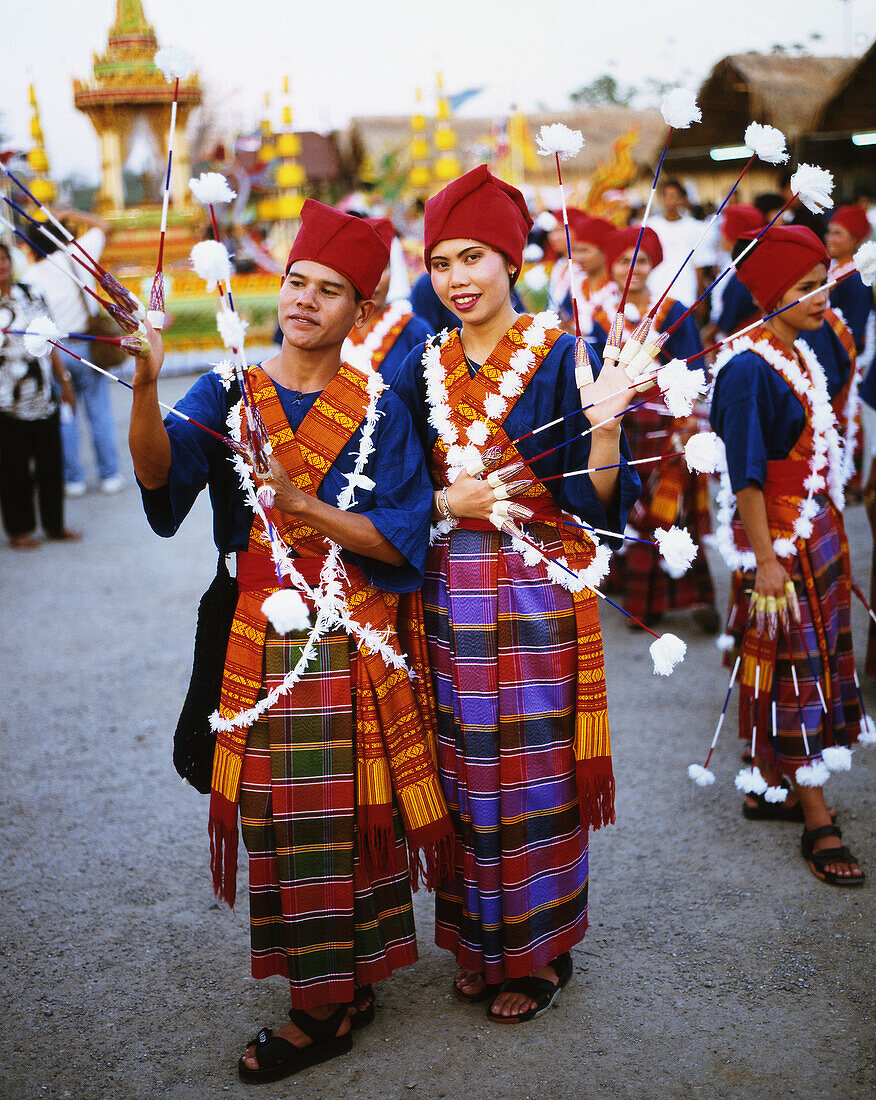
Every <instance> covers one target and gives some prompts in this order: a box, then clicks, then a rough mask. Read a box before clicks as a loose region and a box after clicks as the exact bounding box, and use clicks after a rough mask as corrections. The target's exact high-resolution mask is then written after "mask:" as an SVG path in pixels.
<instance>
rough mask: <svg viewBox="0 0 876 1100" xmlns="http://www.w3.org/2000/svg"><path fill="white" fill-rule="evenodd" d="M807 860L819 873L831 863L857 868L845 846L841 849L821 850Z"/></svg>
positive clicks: (856, 862) (853, 858)
mask: <svg viewBox="0 0 876 1100" xmlns="http://www.w3.org/2000/svg"><path fill="white" fill-rule="evenodd" d="M809 858H810V859H811V860H812V862H813V863H814V864H815V866H816V867H817V868H818V870H819V871H823V870H824V868H825V867H829V866H830V864H831V863H853V864H854V865H855V866H856V867H857V866H858V861H857V860H856V859H855V857H854V856H853V855H852V853H851V852H850V851H849V849H848V848H847V847H846V846H845V845H843V846H842V847H841V848H822V849H821V851H820V852H813V853H812V855H811V856H810V857H809Z"/></svg>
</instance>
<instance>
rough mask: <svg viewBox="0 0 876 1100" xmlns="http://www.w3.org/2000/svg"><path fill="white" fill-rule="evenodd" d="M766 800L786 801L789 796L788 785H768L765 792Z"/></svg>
mask: <svg viewBox="0 0 876 1100" xmlns="http://www.w3.org/2000/svg"><path fill="white" fill-rule="evenodd" d="M763 797H764V800H765V801H767V802H784V801H785V799H786V798H787V797H788V788H787V787H767V789H766V790H765V791H764V792H763Z"/></svg>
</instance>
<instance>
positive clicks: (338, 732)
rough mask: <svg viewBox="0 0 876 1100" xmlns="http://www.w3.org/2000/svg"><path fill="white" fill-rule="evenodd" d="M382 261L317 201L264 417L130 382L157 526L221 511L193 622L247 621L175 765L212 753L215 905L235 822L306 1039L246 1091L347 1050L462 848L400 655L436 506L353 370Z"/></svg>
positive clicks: (288, 283)
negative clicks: (233, 563) (344, 351)
mask: <svg viewBox="0 0 876 1100" xmlns="http://www.w3.org/2000/svg"><path fill="white" fill-rule="evenodd" d="M387 259H388V251H387V248H386V245H385V244H384V242H383V241H382V240H381V239H380V237H379V236H378V234H377V233H375V231H374V229H372V227H371V226H369V225H367V224H366V223H365V222H364V221H362V220H361V219H359V218H353V217H349V216H348V215H345V214H341V213H339V212H338V211H336V210H332V209H331V208H330V207H326V206H323V205H322V204H321V203H317V202H313V201H312V200H310V199H308V200H307V201H306V202H305V204H304V207H303V209H302V212H301V229H300V231H299V233H298V235H297V237H296V238H295V242H294V244H293V246H292V251H291V252H290V254H289V260H288V263H287V267H286V274H285V276H284V279H283V282H282V285H281V287H280V295H279V306H278V315H279V322H280V327H281V329H282V332H283V343H282V347H281V349H280V351H279V353H278V354H277V355H275V356H273V357H272V358H270V359H268V360H266V361H265V362H263V363H262V364H261V365H260V366H257V367H250V368H248V369H247V370H246V381H245V385H246V390H247V393H246V394H242V393H241V390H240V389H239V386H238V382H237V380H236V379H234V378H233V377H232V376H231V374H230V372H228V371H227V370H226V369H225V368H223V367H222V366H221V365H220V368H217V369H214V370H213V371H208V372H207V373H206V374H204V375H202V377H201V378H200V379H198V381H197V382H196V383H195V385H194V386H193V387H192V388H191V389H190V390H189V392H188V394H187V395H186V396H185V397H184V398H183V399H182V401H181V402H180V403H179V408H180V410H181V411H184V412H185V413H186V414H187V415H188V416H189V417H191V419H192V420H194V421H196V422H197V424H193V423H191V421H183V420H180V419H178V418H175V417H168V419H167V421H166V422H162V419H161V414H160V411H159V405H158V397H157V380H158V374H159V371H160V369H161V364H162V360H163V349H162V345H161V339H160V336H159V335H158V334H157V333H155V332H153V331H151V330H150V340H151V344H152V355H151V356H150V357H149V359H147V360H139V361H138V364H137V369H136V372H135V375H134V401H133V407H132V412H131V428H130V447H131V454H132V456H133V459H134V468H135V471H136V473H137V478H138V481H139V483H140V486H141V490H142V494H143V503H144V507H145V510H146V515H147V518H148V520H149V523H150V525H151V526H152V528H153V529H154V530H155V531H156V532H157V533H158V534H160V535H164V536H169V535H172V534H174V533H175V532H176V530H177V528H178V527H179V525H180V523H181V522H182V520H183V519H184V517H185V515H186V514H187V512H188V511H189V509H190V508H191V506H192V504H193V503H194V500H195V498H196V497H197V495H198V494H199V493H200V491H201V489H202V488H204V486H205V485H207V486H208V487H209V490H210V498H211V502H212V504H213V509H214V523H213V528H214V537H215V541H216V544H217V547H218V549H219V551H220V555H221V556H220V575H219V576H218V577H217V581H216V582H214V586H211V590H210V593H208V594H207V596H206V597H205V600H204V601H203V602H202V607H201V610H200V613H199V614H200V618H201V620H202V621H203V623H204V624H206V623H207V621H208V617H209V616H210V615H211V614H214V613H216V612H217V611H221V612H223V613H224V615H225V618H226V622H227V621H230V620H232V619H233V621H232V622H231V629H230V635H226V636H225V637H224V638H223V640H222V643H221V644H220V645H218V646H217V642H216V639H215V638H213V637H207V638H203V639H200V641H201V642H203V643H206V645H207V647H208V648H207V649H204V648H203V646H201V647H200V648H199V645H198V640H196V655H195V672H194V673H193V681H192V687H191V688H190V696H189V700H187V706H188V704H189V703H190V702H191V701H192V699H193V698H203V697H204V694H205V693H207V697H208V699H209V692H210V690H211V685H210V684H208V683H207V682H206V681H205V680H204V676H203V674H204V671H205V668H206V664H207V663H209V661H210V659H212V661H213V664H214V666H215V663H216V657H217V656H218V668H219V669H224V671H222V672H221V673H217V675H216V679H217V682H218V681H219V680H220V679H221V685H222V686H221V693H215V688H212V690H213V692H214V695H213V698H212V700H210V701H208V702H207V705H206V706H205V707H202V710H201V717H200V722H199V723H198V722H193V723H192V725H193V727H194V737H189V738H188V739H186V740H185V741H184V742H182V743H181V740H180V739H181V738H185V735H186V732H187V730H186V729H185V728H184V726H183V721H182V718H181V724H180V728H179V729H178V730H177V744H176V745H175V760H176V759H177V758H178V757H181V756H182V755H183V754H184V752H186V751H187V752H189V753H191V752H192V751H193V745H197V744H206V743H208V736H209V729H210V727H212V729H213V730H216V731H218V732H217V736H216V747H215V751H214V753H213V755H212V777H211V779H209V780H207V782H206V783H205V784H203V787H202V789H205V788H206V786H208V785H209V788H210V795H211V797H210V838H211V856H212V867H213V882H214V888H215V889H216V891H217V893H218V894H219V896H220V897H222V898H224V899H225V900H227V901H228V902H229V904H233V902H234V890H235V871H236V853H237V846H238V841H237V818H238V808H239V812H240V820H241V826H242V832H243V839H244V843H245V845H246V848H247V851H248V853H249V872H250V875H249V877H250V914H251V938H252V973H253V976H254V977H258V978H264V977H269V976H272V975H279V976H282V977H283V978H286V979H288V982H289V989H290V995H291V1006H292V1007H291V1011H290V1013H289V1015H290V1019H291V1022H290V1023H288V1024H286V1026H285V1027H283V1028H281V1029H279V1030H278V1031H277V1032H276V1033H274V1032H273V1031H272V1030H271V1029H270V1028H262V1029H261V1030H260V1031H259V1032H258V1034H257V1035H256V1036H255V1037H254V1038H253V1039H252V1040H251V1042H250V1044H249V1046H248V1047H247V1049H246V1052H245V1054H244V1056H243V1057H242V1058H241V1059H240V1061H239V1063H238V1072H239V1075H240V1076H241V1078H243V1079H244V1080H246V1081H266V1080H277V1079H279V1078H281V1077H286V1076H289V1075H290V1074H292V1073H295V1072H297V1071H298V1070H299V1069H302V1068H304V1067H305V1066H307V1065H312V1064H314V1063H317V1062H321V1061H324V1060H326V1059H327V1058H331V1057H334V1056H335V1055H338V1054H342V1053H344V1052H346V1051H347V1050H349V1049H350V1046H351V1036H350V1031H351V1027H353V1028H355V1027H358V1026H362V1025H363V1024H364V1023H367V1022H368V1021H369V1020H370V1018H372V1017H373V1014H374V995H373V991H372V990H371V988H370V983H372V982H374V981H378V980H380V979H382V978H385V977H387V976H388V975H389V974H390V973H392V971H393V970H394V969H396V968H398V967H400V966H407V965H409V964H410V963H412V962H414V961H415V959H416V957H417V951H416V939H415V935H414V924H413V912H412V907H411V875H410V871H409V862H408V860H409V856H408V852H410V859H411V861H412V863H411V866H417V865H418V861H419V860H420V858H421V857H423V858H424V862H425V866H426V867H427V869H428V870H427V882H428V883H429V884H431V883H432V882H434V881H436V880H437V879H438V878H439V877H440V876H441V874H442V866H441V853H442V852H446V851H447V848H448V846H449V841H450V838H451V837H452V828H451V826H450V821H449V818H448V816H447V812H446V808H445V806H444V802H443V798H442V795H441V791H440V787H439V785H438V781H437V776H436V773H435V769H434V766H433V763H432V761H433V759H434V747H433V737H434V731H433V729H432V726H431V718H430V711H429V706H428V703H427V701H426V699H425V697H424V696H423V694H422V688H421V687H420V686H418V685H421V684H422V683H424V682H425V678H426V677H427V676H428V669H427V668H426V667H425V664H424V662H423V660H422V658H421V649H420V647H419V646H418V639H417V637H416V635H411V639H410V640H409V638H408V636H407V635H405V636H404V637H400V636H399V632H400V631H401V630H402V616H401V615H400V614H399V606H400V602H402V603H403V601H404V600H405V596H404V595H403V594H404V593H417V592H418V590H419V588H420V586H421V584H422V579H423V567H424V560H425V553H426V548H427V542H428V530H429V515H430V511H431V506H432V492H431V486H430V483H429V479H428V476H427V474H426V470H425V465H424V462H423V454H422V449H421V446H420V444H419V441H418V439H417V437H416V434H415V432H414V428H413V425H412V423H411V418H410V416H409V414H408V412H407V410H406V409H405V408H404V407H403V406H402V404H401V402H400V401H399V400H398V398H397V397H396V396H395V395H394V394H393V393H391V392H390V391H388V390H387V389H386V387H385V385H384V383H383V381H382V379H381V378H380V376H379V375H378V374H376V373H375V372H373V371H370V370H368V368H367V366H366V368H365V369H364V371H363V370H360V369H357V368H356V367H354V366H351V365H350V364H347V363H344V362H343V361H342V359H341V347H342V345H343V342H344V339H345V337H346V335H347V333H348V332H349V331H350V329H351V327H354V326H364V325H366V324H367V323H368V321H369V319H370V317H371V313H372V310H373V296H374V293H375V288H376V286H377V283H378V281H379V279H380V277H381V274H382V273H383V271H384V269H385V267H386V263H387ZM242 397H246V399H247V400H248V402H249V405H250V407H251V412H252V415H253V417H256V416H257V417H258V418H260V421H261V423H262V425H263V426H264V430H265V434H266V437H267V439H268V440H269V441H270V444H271V449H272V452H273V454H272V457H271V459H270V476H269V478H268V479H267V480H266V481H265V482H264V484H262V485H259V484H258V481H257V480H256V478H255V477H254V473H253V469H252V468H251V467H250V465H249V463H248V462H247V461H246V460H245V459H244V458H243V457H242V456H241V455H240V454H234V455H231V454H230V453H229V451H228V449H227V448H225V447H224V446H223V445H222V443H221V442H219V440H218V439H217V438H216V436H215V435H211V434H208V432H205V431H204V430H203V427H204V426H205V427H207V428H208V429H210V430H211V431H212V432H213V433H218V435H219V436H220V437H222V436H232V437H234V438H235V439H242V440H243V441H244V442H245V443H246V442H247V441H248V440H249V430H248V428H247V424H248V423H249V421H248V420H247V419H245V418H243V417H242V413H241V404H242V401H241V399H242ZM255 426H256V429H258V428H259V424H258V422H256V423H255ZM232 460H233V461H232ZM231 553H235V554H236V559H237V584H236V592H235V593H234V596H236V602H235V599H234V598H232V601H231V613H230V615H229V612H228V609H227V608H224V609H223V608H219V609H217V608H216V607H215V606H214V603H215V600H216V598H217V596H218V594H219V593H220V592H221V591H223V590H226V589H227V588H228V586H229V585H230V584H231V583H232V582H230V580H229V578H228V572H227V569H226V567H225V564H224V560H225V555H228V554H231ZM281 575H282V577H283V580H282V586H281V584H280V582H279V581H278V576H281ZM290 588H291V589H293V591H289V589H290ZM211 593H212V597H211ZM299 594H303V597H304V598H303V599H302V595H299ZM400 594H402V595H400ZM418 598H419V597H418V596H417V597H416V599H418ZM409 599H413V597H409ZM413 611H416V607H413V608H412V612H413ZM281 619H284V620H285V621H281ZM214 621H215V620H214ZM200 633H201V632H200V631H199V634H200ZM204 633H205V634H206V633H207V631H206V630H205V631H204ZM226 642H227V645H226ZM209 647H212V650H213V652H212V653H211V652H210V648H209ZM217 649H218V650H219V652H218V654H217V653H216V650H217ZM407 654H410V656H408V655H407ZM354 699H355V705H354V702H353V700H354ZM217 703H218V710H217V711H216V712H214V714H213V715H212V716H210V719H209V726H208V724H207V717H206V716H207V713H208V712H209V711H210V709H211V706H215V705H216V704H217ZM185 715H186V711H185V709H184V717H185ZM177 750H178V751H177ZM207 774H208V775H209V774H210V773H209V772H208V773H207ZM443 870H444V872H446V871H447V870H448V868H447V867H444V868H443Z"/></svg>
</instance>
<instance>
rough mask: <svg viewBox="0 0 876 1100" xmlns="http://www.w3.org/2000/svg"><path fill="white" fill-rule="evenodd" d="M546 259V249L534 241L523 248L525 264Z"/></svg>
mask: <svg viewBox="0 0 876 1100" xmlns="http://www.w3.org/2000/svg"><path fill="white" fill-rule="evenodd" d="M543 259H544V249H543V248H542V247H541V246H540V245H537V244H535V242H533V243H532V244H528V245H527V246H526V248H524V249H523V262H524V263H525V264H537V263H538V262H539V260H543Z"/></svg>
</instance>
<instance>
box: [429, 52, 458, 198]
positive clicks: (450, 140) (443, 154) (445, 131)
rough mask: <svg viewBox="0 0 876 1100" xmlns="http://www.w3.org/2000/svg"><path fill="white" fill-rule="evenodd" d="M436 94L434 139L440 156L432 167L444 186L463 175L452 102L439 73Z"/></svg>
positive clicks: (436, 177)
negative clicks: (451, 119)
mask: <svg viewBox="0 0 876 1100" xmlns="http://www.w3.org/2000/svg"><path fill="white" fill-rule="evenodd" d="M435 95H436V98H437V100H438V104H437V107H436V110H435V132H434V133H433V135H432V140H433V142H434V143H435V149H436V150H437V152H438V156H437V157H436V158H435V163H434V165H433V166H432V169H433V171H434V173H435V179H436V180H438V182H439V183H440V184H441V185H442V186H443V185H444V184H445V183H448V182H449V181H450V180H455V179H456V177H457V176H459V175H461V173H462V168H461V167H460V164H459V158H458V157H457V155H456V133H455V131H454V129H453V127H452V126H451V125H450V104H449V103H448V101H447V96H446V95H445V94H444V77H443V76H442V74H441V73H438V74H437V75H436V77H435Z"/></svg>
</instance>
